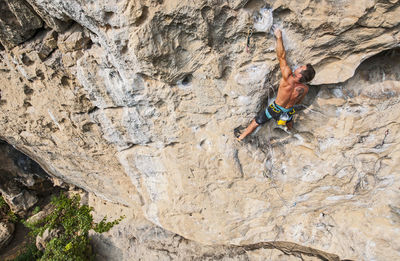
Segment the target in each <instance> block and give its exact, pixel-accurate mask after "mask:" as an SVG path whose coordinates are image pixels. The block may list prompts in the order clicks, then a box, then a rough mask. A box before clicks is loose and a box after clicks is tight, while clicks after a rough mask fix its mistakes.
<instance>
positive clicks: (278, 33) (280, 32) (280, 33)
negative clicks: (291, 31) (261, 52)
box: [274, 28, 282, 38]
mask: <svg viewBox="0 0 400 261" xmlns="http://www.w3.org/2000/svg"><path fill="white" fill-rule="evenodd" d="M274 34H275V37H276V38H282V31H281V30H280V29H279V28H276V29H275V31H274Z"/></svg>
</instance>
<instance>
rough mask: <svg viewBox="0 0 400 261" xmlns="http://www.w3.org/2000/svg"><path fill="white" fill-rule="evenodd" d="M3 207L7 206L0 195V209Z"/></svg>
mask: <svg viewBox="0 0 400 261" xmlns="http://www.w3.org/2000/svg"><path fill="white" fill-rule="evenodd" d="M5 205H7V203H6V201H5V200H4V198H3V196H1V195H0V208H2V207H4V206H5Z"/></svg>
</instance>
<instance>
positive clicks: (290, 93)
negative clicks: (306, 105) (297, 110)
mask: <svg viewBox="0 0 400 261" xmlns="http://www.w3.org/2000/svg"><path fill="white" fill-rule="evenodd" d="M304 67H306V66H305V65H304V66H302V67H299V68H298V69H296V70H295V71H294V72H293V73H290V75H288V77H287V78H284V77H282V79H281V81H280V83H279V88H278V94H277V96H276V100H275V102H276V104H278V105H280V106H282V107H284V108H291V107H293V106H294V105H295V104H298V103H300V102H301V101H302V100H303V98H304V96H305V95H306V94H307V92H308V86H307V85H304V84H302V83H299V82H296V81H295V79H294V77H293V74H294V75H296V74H298V73H300V72H301V71H302V70H304V69H305V68H304ZM289 70H290V69H289Z"/></svg>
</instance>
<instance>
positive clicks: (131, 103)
mask: <svg viewBox="0 0 400 261" xmlns="http://www.w3.org/2000/svg"><path fill="white" fill-rule="evenodd" d="M11 2H12V1H1V2H0V3H1V12H5V13H7V15H5V16H3V15H2V16H1V18H0V20H1V23H0V25H1V26H2V27H0V30H1V36H2V37H1V41H2V45H3V46H4V47H5V49H4V50H2V51H0V74H1V77H2V79H3V80H2V81H1V83H0V90H1V96H2V97H1V100H0V122H1V124H0V138H1V139H3V140H6V141H7V142H8V143H10V144H12V145H14V146H15V147H17V148H18V149H19V150H21V151H23V152H24V153H26V154H27V155H29V156H30V157H32V158H34V159H35V160H36V161H37V162H38V163H39V164H40V165H41V166H42V167H43V168H44V169H45V170H46V171H47V172H48V173H50V174H51V175H53V176H54V177H56V178H59V179H61V180H64V181H65V182H68V183H72V184H74V185H76V186H79V187H81V188H83V189H85V190H87V191H90V192H93V193H95V194H97V195H98V196H99V197H101V198H103V199H106V200H108V201H111V202H114V203H118V204H122V205H125V206H128V207H129V208H131V209H134V210H135V211H136V212H141V211H142V212H143V213H142V214H143V216H144V217H145V218H146V219H147V220H148V221H150V222H152V223H153V224H154V225H156V226H157V227H159V228H162V229H164V230H166V231H171V232H173V233H175V234H178V235H180V236H183V237H184V238H186V239H189V240H192V241H195V242H198V243H201V244H207V245H221V244H223V245H236V246H242V247H245V246H247V247H249V246H254V245H256V244H272V243H274V245H275V247H276V248H279V249H284V248H285V247H284V246H283V245H279V244H276V243H277V242H286V243H288V244H292V243H293V244H297V245H299V247H305V248H307V247H312V248H315V249H319V250H321V251H324V252H329V253H334V254H335V255H336V256H339V257H340V258H348V259H355V260H372V259H374V260H395V259H398V251H397V249H399V247H400V240H399V239H398V238H400V237H399V234H400V232H399V221H400V215H399V208H400V201H399V197H398V187H399V183H400V181H399V172H400V171H399V168H398V167H397V165H396V163H397V162H398V161H399V157H400V154H399V153H398V151H399V143H398V142H397V140H399V137H398V136H399V120H398V119H399V115H398V114H399V113H398V111H399V102H398V101H399V91H400V86H399V81H400V75H399V74H398V72H399V69H400V68H399V63H398V61H399V59H400V54H399V49H398V47H399V43H400V33H399V28H400V25H399V24H400V18H399V17H400V2H399V1H396V0H391V1H377V0H376V1H374V0H362V1H287V0H277V1H258V0H252V1H245V0H241V1H239V0H236V1H157V0H147V1H136V0H135V1H124V0H121V1H95V2H93V1H76V0H72V1H67V2H66V1H61V0H52V1H48V0H29V1H26V2H25V1H22V0H20V1H14V2H13V3H20V5H21V6H25V7H26V8H25V9H21V10H22V11H20V12H15V11H14V9H13V8H14V7H12V6H13V4H11ZM264 7H265V8H267V9H262V8H264ZM260 12H261V13H262V14H266V16H265V17H262V16H261V14H260ZM28 16H30V17H31V16H32V17H35V18H32V23H30V26H31V27H27V26H24V23H23V21H25V20H24V19H23V17H28ZM8 17H15V19H14V18H13V19H14V20H13V19H11V20H10V19H8ZM38 17H40V19H39V18H38ZM263 18H264V19H265V20H263ZM37 19H39V22H33V21H36V20H37ZM10 22H13V23H12V24H11V25H10ZM41 23H42V24H41ZM255 23H256V24H257V26H256V27H255V28H254V32H253V33H252V34H248V32H249V29H251V28H252V27H254V24H255ZM260 23H265V24H263V25H265V26H264V27H263V26H260ZM272 24H273V25H275V26H279V27H280V28H282V30H283V36H284V43H285V47H286V50H287V58H288V62H289V63H290V64H291V65H293V66H295V65H301V64H303V63H312V64H313V65H314V66H315V68H316V71H317V75H316V78H315V79H314V81H313V82H312V84H313V85H312V86H311V91H310V93H309V94H308V97H307V99H306V100H305V102H304V106H302V107H300V108H298V109H299V113H298V114H297V116H296V118H295V122H296V123H295V130H294V131H292V132H291V133H287V132H285V131H284V130H282V129H280V128H277V126H276V125H275V124H274V123H272V122H270V123H268V124H266V125H265V126H263V127H261V128H259V130H258V132H257V133H255V134H254V135H252V136H251V137H250V138H249V139H248V141H247V143H245V144H244V145H238V144H236V143H235V142H234V139H233V135H232V131H233V129H234V128H235V127H237V126H239V125H243V126H244V125H247V124H248V123H249V122H250V120H251V119H252V118H253V117H254V115H255V114H256V113H257V111H258V110H260V109H263V108H264V106H265V105H266V104H267V103H268V100H271V99H272V98H273V96H274V92H275V91H276V88H275V87H276V85H277V82H278V80H279V77H280V72H279V66H278V64H277V60H276V54H275V52H274V48H275V39H274V37H273V35H272V34H271V33H270V28H271V25H272ZM11 26H12V27H11ZM9 28H12V29H9ZM21 28H22V29H21ZM28 28H31V29H29V30H31V31H32V30H37V29H38V28H39V29H40V30H39V31H35V33H34V34H32V33H28V32H27V31H29V30H28ZM260 28H261V29H260ZM263 30H264V31H266V32H263ZM33 35H34V36H33ZM32 36H33V37H32ZM248 36H250V41H249V47H248V48H246V43H247V42H248V41H247V40H248ZM29 37H32V38H29ZM21 39H23V40H21ZM396 48H397V49H396ZM127 229H130V228H129V227H128V228H127ZM286 246H288V245H286ZM258 255H259V256H260V257H261V259H263V258H262V257H263V255H264V259H265V253H263V252H262V251H261V250H260V253H259V254H258ZM267 255H268V254H267ZM254 258H256V257H254ZM276 259H279V258H278V257H277V258H276Z"/></svg>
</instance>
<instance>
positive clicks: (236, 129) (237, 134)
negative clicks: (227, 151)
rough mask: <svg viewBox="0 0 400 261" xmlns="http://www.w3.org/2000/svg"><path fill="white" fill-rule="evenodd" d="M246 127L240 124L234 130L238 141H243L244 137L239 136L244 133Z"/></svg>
mask: <svg viewBox="0 0 400 261" xmlns="http://www.w3.org/2000/svg"><path fill="white" fill-rule="evenodd" d="M243 129H244V128H243V127H242V126H239V127H236V128H235V129H234V130H233V135H234V136H235V139H236V140H237V141H239V142H242V141H243V139H240V138H239V137H240V135H241V134H242V130H243Z"/></svg>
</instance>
